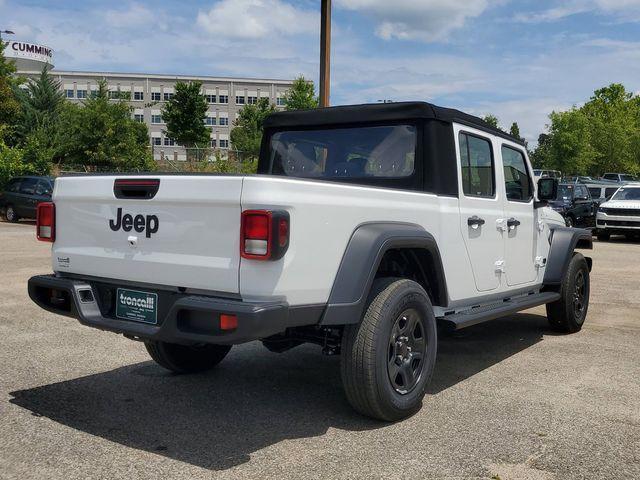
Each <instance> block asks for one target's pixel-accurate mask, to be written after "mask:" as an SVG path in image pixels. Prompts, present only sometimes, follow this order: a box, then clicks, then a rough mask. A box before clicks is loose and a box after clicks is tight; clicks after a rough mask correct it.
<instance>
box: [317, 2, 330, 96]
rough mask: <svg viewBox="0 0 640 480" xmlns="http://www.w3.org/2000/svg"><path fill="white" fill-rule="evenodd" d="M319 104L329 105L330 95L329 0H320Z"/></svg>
mask: <svg viewBox="0 0 640 480" xmlns="http://www.w3.org/2000/svg"><path fill="white" fill-rule="evenodd" d="M319 93H320V106H321V107H328V106H329V97H330V95H331V0H322V6H321V12H320V92H319Z"/></svg>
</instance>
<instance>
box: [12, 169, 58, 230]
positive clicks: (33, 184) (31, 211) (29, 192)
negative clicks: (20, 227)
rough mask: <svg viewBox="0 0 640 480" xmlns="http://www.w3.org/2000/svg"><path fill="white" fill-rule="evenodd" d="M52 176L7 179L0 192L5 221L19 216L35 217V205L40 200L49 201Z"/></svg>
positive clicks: (51, 189)
mask: <svg viewBox="0 0 640 480" xmlns="http://www.w3.org/2000/svg"><path fill="white" fill-rule="evenodd" d="M53 182H54V178H53V177H35V176H22V177H15V178H12V179H11V180H9V183H8V184H7V188H6V189H5V191H4V192H2V193H0V208H1V209H2V212H3V214H4V218H5V220H7V222H17V221H18V220H20V219H21V218H36V207H37V206H38V204H39V203H40V202H49V201H51V193H52V192H53Z"/></svg>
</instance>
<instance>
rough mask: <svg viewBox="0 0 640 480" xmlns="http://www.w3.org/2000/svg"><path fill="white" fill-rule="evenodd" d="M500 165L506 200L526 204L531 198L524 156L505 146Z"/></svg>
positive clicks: (529, 180) (531, 192)
mask: <svg viewBox="0 0 640 480" xmlns="http://www.w3.org/2000/svg"><path fill="white" fill-rule="evenodd" d="M502 163H503V166H504V184H505V190H506V192H507V199H508V200H512V201H517V202H528V201H529V200H531V199H532V198H533V189H532V188H531V179H530V178H529V172H528V170H527V164H526V162H525V159H524V154H523V153H522V152H521V151H520V150H516V149H515V148H511V147H509V146H507V145H503V146H502Z"/></svg>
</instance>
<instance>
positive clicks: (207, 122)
mask: <svg viewBox="0 0 640 480" xmlns="http://www.w3.org/2000/svg"><path fill="white" fill-rule="evenodd" d="M204 124H205V125H209V126H213V125H215V124H216V117H207V118H205V119H204Z"/></svg>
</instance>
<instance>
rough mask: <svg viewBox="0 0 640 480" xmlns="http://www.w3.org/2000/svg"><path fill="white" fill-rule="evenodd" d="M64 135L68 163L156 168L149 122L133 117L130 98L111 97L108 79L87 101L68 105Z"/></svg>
mask: <svg viewBox="0 0 640 480" xmlns="http://www.w3.org/2000/svg"><path fill="white" fill-rule="evenodd" d="M143 129H144V132H143ZM143 133H144V134H143ZM60 137H61V139H62V143H61V147H60V149H61V152H62V155H61V161H63V162H64V163H70V164H72V165H76V166H95V167H97V168H98V169H101V170H115V171H128V170H134V171H135V170H153V169H154V168H155V164H154V162H153V160H152V159H151V153H150V149H149V136H148V134H147V132H146V126H145V125H144V124H140V123H138V122H135V121H134V120H133V119H132V118H131V107H130V106H129V105H128V103H127V102H126V101H124V100H116V101H114V100H109V97H108V91H107V85H106V82H104V81H102V82H100V84H99V86H98V90H97V92H96V94H95V95H93V96H92V97H91V98H89V99H87V100H86V101H85V102H84V105H74V104H66V105H65V106H64V108H63V109H62V112H61V115H60Z"/></svg>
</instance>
